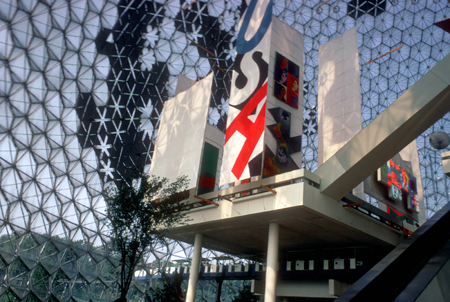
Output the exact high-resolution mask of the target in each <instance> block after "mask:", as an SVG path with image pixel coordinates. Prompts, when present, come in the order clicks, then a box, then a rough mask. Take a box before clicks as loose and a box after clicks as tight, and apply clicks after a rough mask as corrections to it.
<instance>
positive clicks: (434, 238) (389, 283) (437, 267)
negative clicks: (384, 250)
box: [335, 204, 450, 302]
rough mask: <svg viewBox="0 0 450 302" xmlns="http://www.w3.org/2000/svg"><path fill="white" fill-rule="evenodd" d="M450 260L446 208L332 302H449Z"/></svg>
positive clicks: (448, 211)
mask: <svg viewBox="0 0 450 302" xmlns="http://www.w3.org/2000/svg"><path fill="white" fill-rule="evenodd" d="M449 259H450V204H447V205H446V206H444V207H443V208H442V209H441V210H440V211H439V212H437V213H436V214H435V215H434V216H433V217H431V218H430V219H429V220H428V221H426V222H425V223H424V224H423V225H422V226H421V227H420V228H418V229H417V230H416V231H415V232H414V233H413V234H412V235H411V236H410V237H408V238H407V239H405V240H404V241H403V242H402V243H400V244H399V245H398V246H397V247H396V248H395V249H394V250H392V252H390V253H389V254H388V255H387V256H386V257H385V258H383V259H382V260H381V261H380V262H379V263H378V264H376V265H375V266H374V267H373V268H372V269H371V270H370V271H368V272H367V273H366V274H365V275H363V276H362V277H361V278H360V279H359V280H358V281H356V282H355V283H354V284H353V285H352V286H351V287H350V288H349V289H348V290H347V291H346V292H344V293H343V294H342V295H341V296H340V297H339V298H337V299H336V300H335V301H336V302H343V301H405V302H406V301H408V302H410V301H419V302H422V301H433V302H435V301H436V302H439V301H450V286H449V285H448V284H449V283H450V261H449Z"/></svg>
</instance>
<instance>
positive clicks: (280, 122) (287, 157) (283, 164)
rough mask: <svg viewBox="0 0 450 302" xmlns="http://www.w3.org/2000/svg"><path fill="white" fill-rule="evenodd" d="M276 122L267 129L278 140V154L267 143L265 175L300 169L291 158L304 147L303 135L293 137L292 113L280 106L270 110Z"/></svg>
mask: <svg viewBox="0 0 450 302" xmlns="http://www.w3.org/2000/svg"><path fill="white" fill-rule="evenodd" d="M268 111H269V112H270V114H271V115H272V116H273V118H274V119H275V121H276V124H273V125H268V126H267V129H268V130H269V131H270V133H271V134H272V135H273V137H274V138H275V139H276V141H277V149H276V154H275V153H274V152H273V151H272V150H270V148H269V147H268V146H267V145H266V146H265V150H264V170H263V177H269V176H273V175H276V174H280V173H285V172H289V171H292V170H296V169H299V166H298V165H297V164H296V163H295V162H294V160H293V159H292V158H291V154H293V153H296V152H300V151H301V149H302V138H301V136H300V135H299V136H295V137H291V113H290V112H289V111H287V110H284V109H282V108H280V107H277V108H272V109H269V110H268Z"/></svg>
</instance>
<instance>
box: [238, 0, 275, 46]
mask: <svg viewBox="0 0 450 302" xmlns="http://www.w3.org/2000/svg"><path fill="white" fill-rule="evenodd" d="M272 1H273V0H270V1H269V4H267V8H266V11H265V13H264V16H263V19H262V21H261V24H260V26H259V28H258V30H257V31H256V33H255V35H254V36H253V37H252V38H251V39H250V40H248V41H247V40H245V32H246V31H247V28H248V25H249V24H250V19H251V18H252V16H253V12H254V10H255V7H256V4H257V3H258V0H252V1H251V2H250V5H249V6H248V8H247V12H246V13H245V17H244V21H243V22H242V26H241V28H240V29H239V34H238V37H237V42H236V52H237V53H238V54H244V53H247V52H249V51H251V50H252V49H254V48H255V47H256V46H257V45H258V44H259V42H261V40H262V39H263V38H264V35H265V34H266V32H267V30H268V29H269V26H270V23H271V22H272V4H273V3H272Z"/></svg>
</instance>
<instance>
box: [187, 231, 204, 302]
mask: <svg viewBox="0 0 450 302" xmlns="http://www.w3.org/2000/svg"><path fill="white" fill-rule="evenodd" d="M202 244H203V235H202V234H195V242H194V254H193V255H192V263H191V269H190V270H189V284H188V289H187V294H186V302H194V301H195V292H196V290H197V281H198V273H199V268H200V261H201V259H202Z"/></svg>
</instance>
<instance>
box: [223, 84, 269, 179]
mask: <svg viewBox="0 0 450 302" xmlns="http://www.w3.org/2000/svg"><path fill="white" fill-rule="evenodd" d="M266 96H267V82H266V83H265V84H264V85H262V87H261V88H260V89H259V90H258V91H257V92H256V93H255V94H254V95H253V97H252V98H251V99H250V101H249V102H248V103H247V105H246V106H245V107H244V108H242V110H241V112H239V114H238V115H237V116H236V117H235V118H234V120H233V121H232V122H231V124H230V126H228V128H227V131H226V135H225V144H226V143H227V142H228V140H229V139H230V138H231V137H232V136H233V135H234V133H235V132H236V131H238V132H239V133H241V134H242V135H243V136H244V137H245V138H246V140H245V143H244V145H243V146H242V149H241V151H240V152H239V155H238V157H237V159H236V162H235V163H234V165H233V169H231V172H232V173H233V174H234V176H235V177H236V178H237V179H240V177H241V175H242V173H243V172H244V169H245V166H246V165H247V164H248V161H249V160H250V156H251V155H252V153H253V150H254V149H255V147H256V144H257V143H258V141H259V138H260V137H261V135H262V134H263V132H264V125H265V119H266V102H264V105H263V107H262V108H261V111H260V112H259V114H258V116H257V117H256V120H255V122H252V121H251V120H249V119H248V117H249V115H250V114H251V113H252V112H253V110H255V108H256V107H257V106H258V104H259V103H260V102H261V101H262V100H263V99H264V98H265V97H266Z"/></svg>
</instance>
